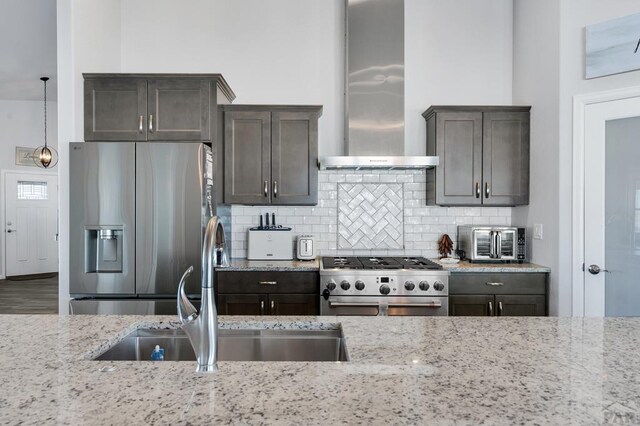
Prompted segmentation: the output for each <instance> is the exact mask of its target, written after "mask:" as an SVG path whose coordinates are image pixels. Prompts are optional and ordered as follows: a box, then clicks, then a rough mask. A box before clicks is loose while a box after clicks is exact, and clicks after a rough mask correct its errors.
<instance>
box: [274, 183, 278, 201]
mask: <svg viewBox="0 0 640 426" xmlns="http://www.w3.org/2000/svg"><path fill="white" fill-rule="evenodd" d="M273 196H274V197H277V196H278V181H277V180H274V181H273Z"/></svg>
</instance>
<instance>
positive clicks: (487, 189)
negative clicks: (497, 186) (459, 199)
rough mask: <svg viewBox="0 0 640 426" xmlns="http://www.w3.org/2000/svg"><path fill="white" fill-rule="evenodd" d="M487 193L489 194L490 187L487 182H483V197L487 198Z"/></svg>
mask: <svg viewBox="0 0 640 426" xmlns="http://www.w3.org/2000/svg"><path fill="white" fill-rule="evenodd" d="M489 195H491V187H490V186H489V182H485V183H484V197H485V198H489Z"/></svg>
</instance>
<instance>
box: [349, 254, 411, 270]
mask: <svg viewBox="0 0 640 426" xmlns="http://www.w3.org/2000/svg"><path fill="white" fill-rule="evenodd" d="M358 260H359V261H360V262H361V263H362V266H363V267H364V269H402V264H400V263H399V262H398V261H397V260H395V259H394V258H391V257H376V256H373V257H359V258H358Z"/></svg>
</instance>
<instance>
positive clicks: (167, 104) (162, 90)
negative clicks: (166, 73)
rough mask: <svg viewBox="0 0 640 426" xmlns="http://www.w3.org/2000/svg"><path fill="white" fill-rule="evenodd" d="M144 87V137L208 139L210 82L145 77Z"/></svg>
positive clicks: (187, 139)
mask: <svg viewBox="0 0 640 426" xmlns="http://www.w3.org/2000/svg"><path fill="white" fill-rule="evenodd" d="M148 88H149V97H148V105H149V126H148V128H149V134H148V140H150V141H151V140H153V141H163V140H164V141H175V140H178V141H209V140H211V131H210V128H209V115H210V111H209V110H210V108H211V85H210V84H209V82H208V81H206V80H178V79H160V80H149V82H148Z"/></svg>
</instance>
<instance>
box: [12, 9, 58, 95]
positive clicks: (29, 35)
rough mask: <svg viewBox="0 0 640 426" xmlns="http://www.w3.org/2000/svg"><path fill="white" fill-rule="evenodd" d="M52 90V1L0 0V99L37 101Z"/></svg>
mask: <svg viewBox="0 0 640 426" xmlns="http://www.w3.org/2000/svg"><path fill="white" fill-rule="evenodd" d="M42 76H48V77H50V78H51V80H50V81H49V83H47V98H48V99H50V100H55V99H57V96H56V95H57V93H56V85H57V84H56V82H57V79H56V0H0V100H41V99H42V95H43V88H42V82H41V81H40V77H42Z"/></svg>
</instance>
